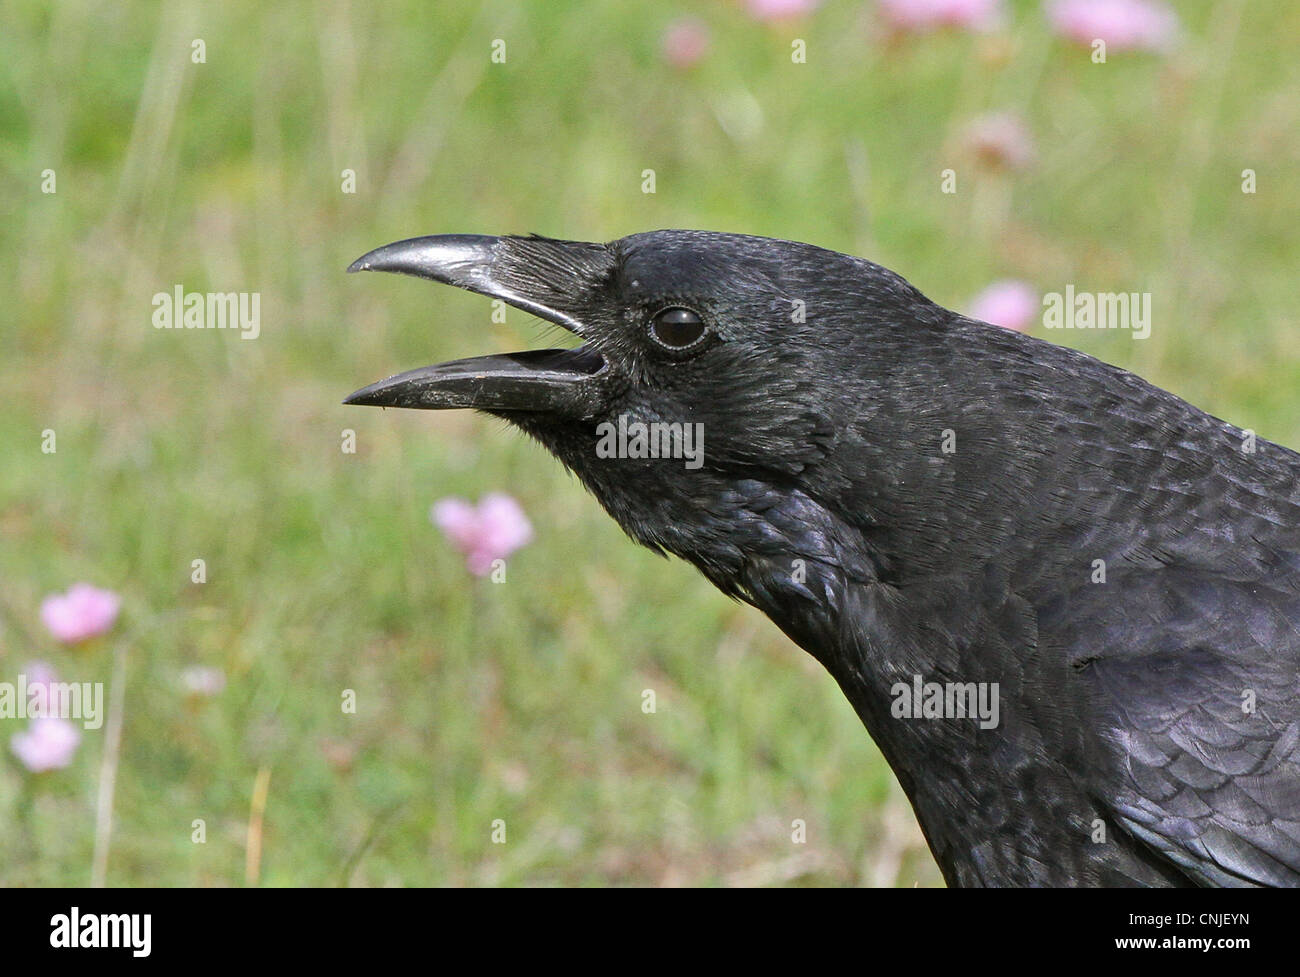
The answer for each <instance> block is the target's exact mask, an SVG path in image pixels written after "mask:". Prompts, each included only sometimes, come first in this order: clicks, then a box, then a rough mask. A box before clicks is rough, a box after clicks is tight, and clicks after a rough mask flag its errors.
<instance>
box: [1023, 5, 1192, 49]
mask: <svg viewBox="0 0 1300 977" xmlns="http://www.w3.org/2000/svg"><path fill="white" fill-rule="evenodd" d="M1047 19H1048V21H1049V22H1050V23H1051V25H1052V28H1053V30H1055V31H1056V33H1058V34H1060V35H1061V36H1062V37H1065V38H1068V39H1069V40H1071V41H1077V42H1078V43H1080V44H1088V45H1091V44H1092V43H1093V42H1094V41H1105V42H1106V47H1107V48H1108V49H1109V50H1115V51H1122V50H1125V49H1131V50H1137V51H1164V50H1167V49H1168V48H1170V47H1171V46H1172V45H1173V43H1174V40H1175V38H1176V37H1177V34H1178V16H1177V15H1176V14H1175V13H1174V11H1173V8H1171V7H1170V6H1168V5H1167V4H1165V3H1161V2H1159V0H1053V2H1052V3H1050V4H1049V5H1048V7H1047Z"/></svg>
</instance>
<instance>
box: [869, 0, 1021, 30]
mask: <svg viewBox="0 0 1300 977" xmlns="http://www.w3.org/2000/svg"><path fill="white" fill-rule="evenodd" d="M880 12H881V14H882V15H883V16H884V18H885V20H887V21H888V22H889V23H890V24H891V25H893V26H894V27H897V28H899V29H900V30H908V31H928V30H934V29H936V28H940V27H960V28H964V29H966V30H973V31H983V30H989V29H991V28H994V27H997V26H998V25H999V24H1001V23H1002V16H1003V11H1002V0H880Z"/></svg>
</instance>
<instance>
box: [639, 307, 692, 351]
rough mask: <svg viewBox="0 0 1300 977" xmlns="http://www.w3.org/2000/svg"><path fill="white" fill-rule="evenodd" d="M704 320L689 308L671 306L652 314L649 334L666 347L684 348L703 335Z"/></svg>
mask: <svg viewBox="0 0 1300 977" xmlns="http://www.w3.org/2000/svg"><path fill="white" fill-rule="evenodd" d="M704 329H705V326H704V320H703V319H701V318H700V317H699V316H698V315H696V314H695V313H694V312H692V311H691V310H690V309H683V308H679V307H673V308H670V309H663V310H661V311H659V312H656V313H655V314H654V317H653V318H652V319H651V320H650V334H651V335H652V336H653V337H654V339H655V342H657V343H659V345H661V346H666V347H667V348H668V349H686V348H687V347H688V346H694V345H695V344H696V343H698V342H699V341H700V339H701V338H703V336H704Z"/></svg>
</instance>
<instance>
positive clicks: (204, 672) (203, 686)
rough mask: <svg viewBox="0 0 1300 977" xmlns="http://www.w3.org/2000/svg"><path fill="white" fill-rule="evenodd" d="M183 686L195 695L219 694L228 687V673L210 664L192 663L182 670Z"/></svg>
mask: <svg viewBox="0 0 1300 977" xmlns="http://www.w3.org/2000/svg"><path fill="white" fill-rule="evenodd" d="M181 686H182V688H184V689H185V691H186V692H188V693H189V694H190V695H193V696H212V695H217V694H218V693H219V692H221V690H222V689H224V688H225V687H226V673H225V672H223V671H222V670H221V669H219V668H212V667H211V666H209V665H191V666H190V667H189V668H187V669H185V670H184V671H182V672H181Z"/></svg>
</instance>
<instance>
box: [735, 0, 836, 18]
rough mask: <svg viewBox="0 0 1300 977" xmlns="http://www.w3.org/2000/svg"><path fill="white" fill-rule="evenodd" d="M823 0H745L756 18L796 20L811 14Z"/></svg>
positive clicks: (751, 14) (747, 7)
mask: <svg viewBox="0 0 1300 977" xmlns="http://www.w3.org/2000/svg"><path fill="white" fill-rule="evenodd" d="M821 2H822V0H745V8H746V9H747V10H748V11H749V15H750V16H751V17H753V18H754V19H755V20H794V19H795V18H796V17H802V16H803V15H804V14H810V13H812V12H813V11H814V10H816V9H817V8H818V7H820V6H821Z"/></svg>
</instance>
